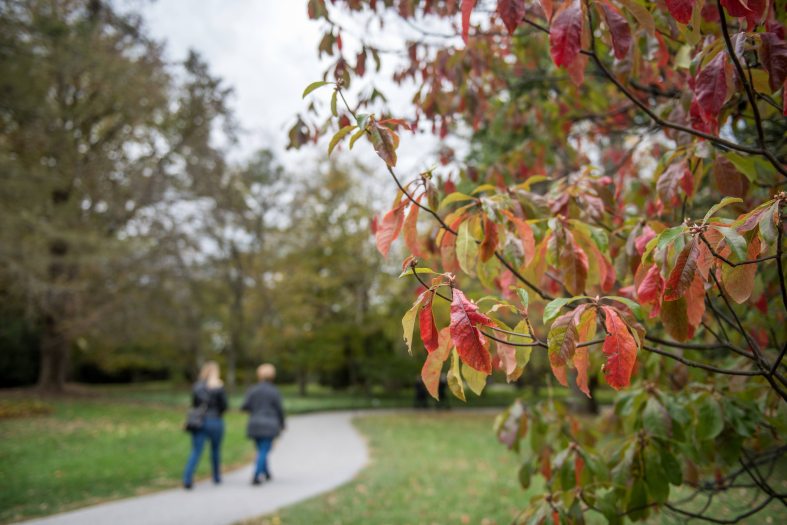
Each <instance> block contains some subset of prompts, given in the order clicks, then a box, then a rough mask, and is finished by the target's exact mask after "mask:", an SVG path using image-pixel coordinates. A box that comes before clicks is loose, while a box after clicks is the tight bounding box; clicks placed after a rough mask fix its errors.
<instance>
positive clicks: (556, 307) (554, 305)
mask: <svg viewBox="0 0 787 525" xmlns="http://www.w3.org/2000/svg"><path fill="white" fill-rule="evenodd" d="M579 299H590V298H589V297H588V296H587V295H577V296H576V297H558V298H557V299H552V300H551V301H550V302H549V303H548V304H547V305H546V306H545V307H544V324H545V325H547V324H549V323H551V322H552V320H553V319H554V318H555V317H557V316H558V315H560V309H561V308H563V307H564V306H565V305H567V304H569V303H572V302H574V301H578V300H579Z"/></svg>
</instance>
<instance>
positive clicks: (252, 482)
mask: <svg viewBox="0 0 787 525" xmlns="http://www.w3.org/2000/svg"><path fill="white" fill-rule="evenodd" d="M251 484H252V485H262V481H260V478H259V477H257V476H255V477H254V478H252V480H251Z"/></svg>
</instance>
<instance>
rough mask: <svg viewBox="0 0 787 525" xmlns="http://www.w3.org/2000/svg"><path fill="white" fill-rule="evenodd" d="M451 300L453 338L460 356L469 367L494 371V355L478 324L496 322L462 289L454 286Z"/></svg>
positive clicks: (487, 372)
mask: <svg viewBox="0 0 787 525" xmlns="http://www.w3.org/2000/svg"><path fill="white" fill-rule="evenodd" d="M453 293H454V297H453V300H452V301H451V339H452V340H453V342H454V345H455V346H456V350H457V352H459V357H461V358H462V361H463V362H464V363H465V364H466V365H467V366H469V367H471V368H474V369H476V370H478V371H480V372H484V373H486V374H491V373H492V357H491V356H490V355H489V350H487V348H486V346H485V344H484V339H483V336H482V335H481V332H480V331H479V330H478V328H476V325H478V324H481V325H485V326H492V325H493V324H494V322H493V321H492V320H491V319H490V318H488V317H487V316H485V315H484V314H482V313H481V312H479V311H478V306H476V305H475V303H471V302H470V301H468V299H467V297H465V294H464V293H462V291H461V290H458V289H456V288H454V290H453Z"/></svg>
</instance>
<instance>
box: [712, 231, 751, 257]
mask: <svg viewBox="0 0 787 525" xmlns="http://www.w3.org/2000/svg"><path fill="white" fill-rule="evenodd" d="M716 229H717V230H719V233H721V234H722V235H723V236H724V240H725V241H727V246H729V247H730V249H731V250H732V253H734V254H735V257H737V259H738V260H739V261H745V260H746V251H747V247H746V239H744V238H743V235H741V234H740V233H738V232H737V230H734V229H732V228H727V227H724V226H720V227H717V228H716Z"/></svg>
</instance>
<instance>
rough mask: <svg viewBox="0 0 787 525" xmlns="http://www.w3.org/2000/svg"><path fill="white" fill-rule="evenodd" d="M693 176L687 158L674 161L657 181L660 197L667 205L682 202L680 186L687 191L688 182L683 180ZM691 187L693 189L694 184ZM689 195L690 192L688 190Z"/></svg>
mask: <svg viewBox="0 0 787 525" xmlns="http://www.w3.org/2000/svg"><path fill="white" fill-rule="evenodd" d="M687 177H688V178H692V176H691V171H689V165H688V163H687V162H686V161H685V160H682V161H680V162H674V163H672V164H670V165H669V167H668V168H667V169H666V170H664V173H662V174H661V176H659V180H658V181H656V191H657V192H658V193H659V198H660V199H661V201H662V202H663V203H664V204H665V205H670V204H672V205H678V204H680V202H681V197H680V194H679V193H678V188H679V187H681V188H683V190H684V191H686V187H687V184H686V183H685V182H683V181H684V180H686V178H687ZM689 189H690V190H691V189H693V184H692V185H691V187H689ZM687 195H688V192H687Z"/></svg>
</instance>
